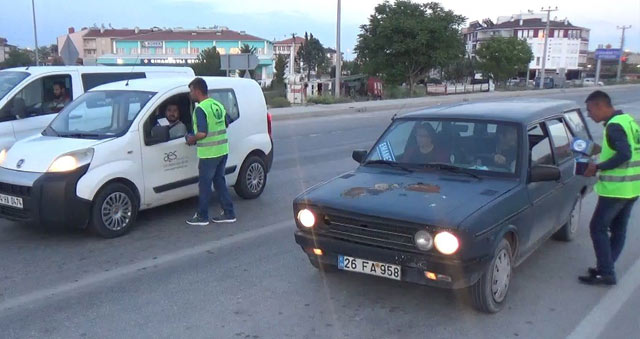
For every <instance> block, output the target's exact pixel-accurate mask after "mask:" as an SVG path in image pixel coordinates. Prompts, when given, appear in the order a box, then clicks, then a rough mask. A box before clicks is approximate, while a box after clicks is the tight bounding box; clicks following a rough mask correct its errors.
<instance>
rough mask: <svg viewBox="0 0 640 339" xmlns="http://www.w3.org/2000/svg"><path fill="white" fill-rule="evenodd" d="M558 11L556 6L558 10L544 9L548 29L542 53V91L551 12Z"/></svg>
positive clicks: (545, 33)
mask: <svg viewBox="0 0 640 339" xmlns="http://www.w3.org/2000/svg"><path fill="white" fill-rule="evenodd" d="M557 10H558V6H556V8H554V9H551V6H549V8H547V9H544V7H543V8H542V11H543V12H547V27H546V28H545V30H544V51H543V52H542V68H541V69H540V89H542V88H544V73H545V71H546V67H547V49H548V47H547V46H549V24H550V18H551V12H555V11H557Z"/></svg>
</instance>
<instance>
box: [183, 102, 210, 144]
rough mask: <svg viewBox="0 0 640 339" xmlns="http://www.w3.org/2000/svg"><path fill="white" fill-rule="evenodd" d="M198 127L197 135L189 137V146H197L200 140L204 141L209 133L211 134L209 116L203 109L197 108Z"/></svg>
mask: <svg viewBox="0 0 640 339" xmlns="http://www.w3.org/2000/svg"><path fill="white" fill-rule="evenodd" d="M196 125H197V131H194V132H195V135H192V136H189V137H188V140H187V143H188V144H189V145H195V144H196V142H197V141H198V140H202V139H204V138H206V137H207V133H209V127H208V124H207V115H206V114H205V113H204V111H203V110H202V108H200V107H198V108H196Z"/></svg>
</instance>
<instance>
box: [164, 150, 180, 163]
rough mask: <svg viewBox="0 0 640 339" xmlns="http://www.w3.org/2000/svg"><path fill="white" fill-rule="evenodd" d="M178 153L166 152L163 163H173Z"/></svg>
mask: <svg viewBox="0 0 640 339" xmlns="http://www.w3.org/2000/svg"><path fill="white" fill-rule="evenodd" d="M177 153H178V151H173V152H168V153H165V154H164V162H174V161H176V160H177V159H178V154H177Z"/></svg>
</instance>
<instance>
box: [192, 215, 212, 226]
mask: <svg viewBox="0 0 640 339" xmlns="http://www.w3.org/2000/svg"><path fill="white" fill-rule="evenodd" d="M187 224H189V225H194V226H207V225H209V220H208V219H207V218H202V217H200V216H199V215H198V213H196V214H195V215H194V216H193V218H191V219H189V220H187Z"/></svg>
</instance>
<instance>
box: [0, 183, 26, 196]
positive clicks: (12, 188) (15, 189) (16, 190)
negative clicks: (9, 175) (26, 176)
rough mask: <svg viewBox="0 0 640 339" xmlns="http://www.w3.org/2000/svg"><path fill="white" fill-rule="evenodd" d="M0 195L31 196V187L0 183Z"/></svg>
mask: <svg viewBox="0 0 640 339" xmlns="http://www.w3.org/2000/svg"><path fill="white" fill-rule="evenodd" d="M0 193H2V194H9V195H16V196H20V197H28V196H30V195H31V187H29V186H20V185H14V184H8V183H6V182H0Z"/></svg>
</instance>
